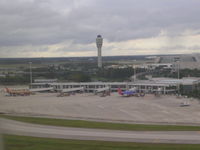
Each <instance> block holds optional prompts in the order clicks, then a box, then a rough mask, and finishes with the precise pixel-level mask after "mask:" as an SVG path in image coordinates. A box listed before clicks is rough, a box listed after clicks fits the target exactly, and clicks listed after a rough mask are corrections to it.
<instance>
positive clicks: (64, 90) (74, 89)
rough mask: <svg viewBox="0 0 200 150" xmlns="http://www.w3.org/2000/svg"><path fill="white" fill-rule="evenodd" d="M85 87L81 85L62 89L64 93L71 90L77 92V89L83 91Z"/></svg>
mask: <svg viewBox="0 0 200 150" xmlns="http://www.w3.org/2000/svg"><path fill="white" fill-rule="evenodd" d="M83 90H84V87H79V88H68V89H62V90H61V92H62V93H69V92H75V91H83Z"/></svg>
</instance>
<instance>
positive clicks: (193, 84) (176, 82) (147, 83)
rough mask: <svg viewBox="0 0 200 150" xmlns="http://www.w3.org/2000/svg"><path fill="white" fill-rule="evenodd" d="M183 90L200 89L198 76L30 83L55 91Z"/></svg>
mask: <svg viewBox="0 0 200 150" xmlns="http://www.w3.org/2000/svg"><path fill="white" fill-rule="evenodd" d="M180 85H182V87H183V90H186V91H192V90H194V89H200V78H182V79H172V78H152V79H151V80H138V81H135V82H65V83H62V82H51V81H50V80H47V82H45V80H43V81H42V82H35V83H32V85H31V88H48V87H53V89H54V90H55V91H62V90H63V89H68V88H78V87H83V88H84V89H85V91H86V92H93V91H94V90H95V89H98V88H104V87H109V88H110V91H112V92H116V91H117V89H118V88H121V89H122V90H127V89H131V88H134V87H136V88H137V90H138V92H145V93H154V92H156V91H158V89H161V92H162V93H163V94H170V93H176V92H177V91H178V88H179V86H180Z"/></svg>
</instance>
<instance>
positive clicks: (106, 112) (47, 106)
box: [0, 93, 200, 125]
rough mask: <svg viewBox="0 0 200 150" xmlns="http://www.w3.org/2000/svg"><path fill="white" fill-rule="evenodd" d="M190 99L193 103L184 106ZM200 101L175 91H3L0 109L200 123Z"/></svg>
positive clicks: (61, 115)
mask: <svg viewBox="0 0 200 150" xmlns="http://www.w3.org/2000/svg"><path fill="white" fill-rule="evenodd" d="M184 101H188V102H189V103H190V106H188V107H180V103H181V102H184ZM199 110H200V103H199V101H198V100H196V99H187V98H181V99H180V98H176V96H173V95H162V96H161V97H155V96H154V95H152V94H147V95H145V97H121V96H119V95H118V94H117V93H111V96H106V97H100V96H98V95H94V94H92V93H84V94H76V95H72V96H66V97H57V93H36V94H35V95H31V96H16V97H12V96H5V95H4V93H0V113H6V114H14V115H26V116H39V117H51V118H67V119H69V118H70V119H84V120H97V121H113V122H115V121H116V122H129V123H148V124H151V123H152V124H183V125H200V111H199Z"/></svg>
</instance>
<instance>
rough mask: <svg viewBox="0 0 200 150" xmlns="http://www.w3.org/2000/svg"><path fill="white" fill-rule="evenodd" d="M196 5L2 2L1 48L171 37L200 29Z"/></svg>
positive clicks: (115, 0)
mask: <svg viewBox="0 0 200 150" xmlns="http://www.w3.org/2000/svg"><path fill="white" fill-rule="evenodd" d="M199 8H200V1H198V0H190V1H188V0H162V1H158V0H149V1H147V0H109V1H108V0H56V1H55V0H15V1H12V0H0V51H1V47H3V46H4V47H5V46H7V47H9V46H23V45H35V46H39V45H41V46H42V45H52V44H58V43H61V42H64V41H73V43H74V44H90V43H93V42H94V41H95V37H96V35H97V34H102V35H103V37H104V38H106V39H107V40H108V41H110V42H120V41H127V40H132V39H142V38H150V37H155V36H157V35H159V34H160V32H161V31H162V30H165V31H167V34H168V36H172V37H173V36H177V35H181V34H182V33H183V32H184V30H187V29H190V30H199V26H200V20H199V16H198V14H200V9H199ZM196 34H199V33H196ZM72 47H73V46H72ZM78 50H80V49H78ZM161 50H162V49H161ZM80 51H81V50H80Z"/></svg>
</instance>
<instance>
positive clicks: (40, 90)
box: [29, 87, 54, 92]
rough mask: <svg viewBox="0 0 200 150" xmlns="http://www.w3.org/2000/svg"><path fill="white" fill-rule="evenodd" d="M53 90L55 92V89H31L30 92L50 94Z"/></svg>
mask: <svg viewBox="0 0 200 150" xmlns="http://www.w3.org/2000/svg"><path fill="white" fill-rule="evenodd" d="M53 90H54V89H53V87H48V88H34V89H29V91H30V92H48V91H53Z"/></svg>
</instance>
